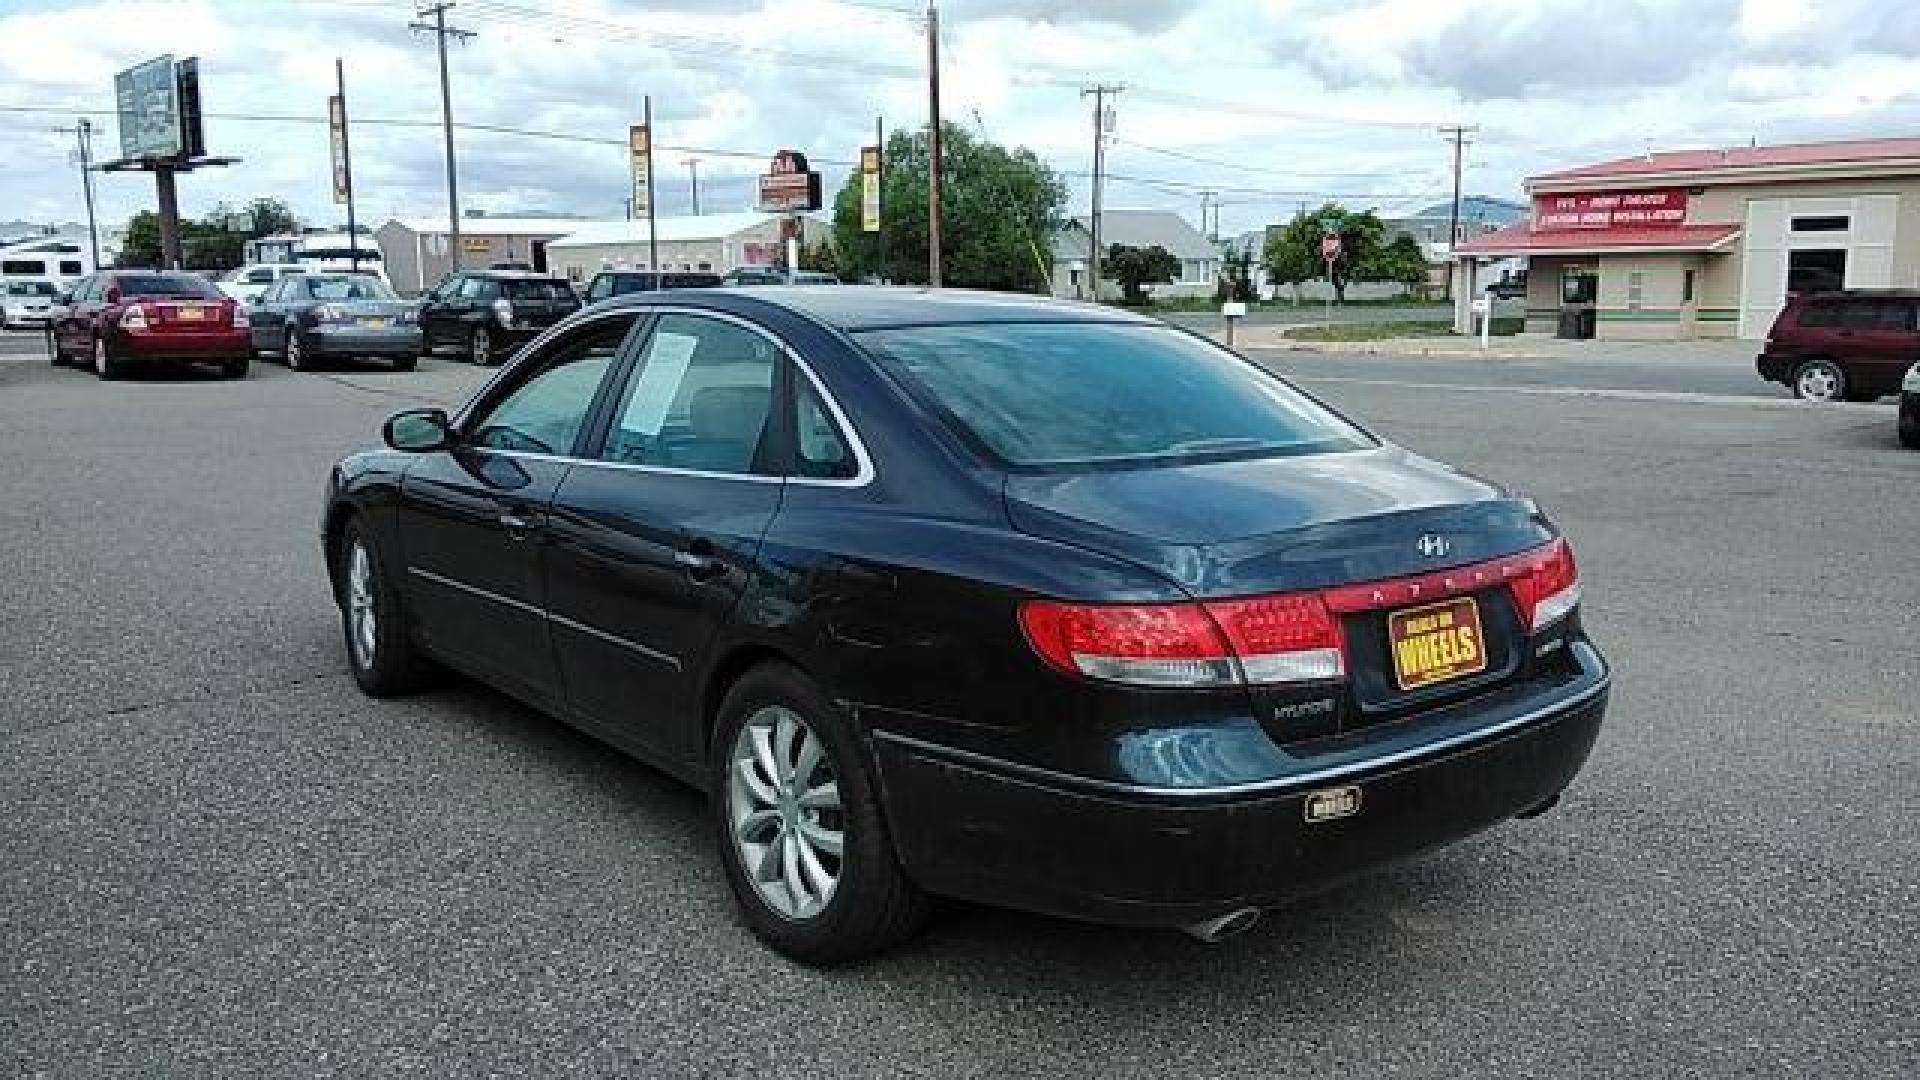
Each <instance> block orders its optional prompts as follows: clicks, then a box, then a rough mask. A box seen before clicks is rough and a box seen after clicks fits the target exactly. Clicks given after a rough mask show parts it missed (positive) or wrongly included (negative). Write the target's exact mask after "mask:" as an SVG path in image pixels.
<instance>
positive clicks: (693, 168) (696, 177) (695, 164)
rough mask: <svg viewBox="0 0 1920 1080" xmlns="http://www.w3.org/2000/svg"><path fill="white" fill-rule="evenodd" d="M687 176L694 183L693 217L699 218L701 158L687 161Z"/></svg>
mask: <svg viewBox="0 0 1920 1080" xmlns="http://www.w3.org/2000/svg"><path fill="white" fill-rule="evenodd" d="M648 134H649V135H651V134H652V132H651V131H649V132H648ZM687 176H688V177H689V178H690V179H691V180H692V181H693V216H694V217H699V216H700V159H699V158H697V157H690V158H688V159H687Z"/></svg>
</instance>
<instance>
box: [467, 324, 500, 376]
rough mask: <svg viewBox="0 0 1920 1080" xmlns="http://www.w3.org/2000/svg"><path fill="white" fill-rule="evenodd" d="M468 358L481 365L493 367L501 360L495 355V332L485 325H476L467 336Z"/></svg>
mask: <svg viewBox="0 0 1920 1080" xmlns="http://www.w3.org/2000/svg"><path fill="white" fill-rule="evenodd" d="M467 359H468V360H470V361H472V362H474V363H476V364H479V365H480V366H481V367H492V366H493V365H494V364H496V363H499V361H498V360H497V359H496V358H495V357H494V355H493V333H492V332H491V331H489V330H488V329H487V328H486V327H484V326H476V327H474V328H473V333H472V334H471V335H469V336H468V338H467Z"/></svg>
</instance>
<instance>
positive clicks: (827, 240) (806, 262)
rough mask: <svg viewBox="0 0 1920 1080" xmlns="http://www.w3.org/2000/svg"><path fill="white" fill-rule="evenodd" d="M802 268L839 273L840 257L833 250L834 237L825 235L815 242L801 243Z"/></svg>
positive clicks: (826, 272) (825, 272)
mask: <svg viewBox="0 0 1920 1080" xmlns="http://www.w3.org/2000/svg"><path fill="white" fill-rule="evenodd" d="M800 269H802V270H818V271H820V272H821V273H823V274H834V275H838V274H839V273H840V257H839V255H838V254H837V253H836V252H835V251H834V250H833V239H832V238H831V237H823V238H821V239H820V240H819V241H817V242H815V243H812V244H802V245H800Z"/></svg>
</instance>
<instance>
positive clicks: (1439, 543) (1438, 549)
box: [1415, 533, 1453, 559]
mask: <svg viewBox="0 0 1920 1080" xmlns="http://www.w3.org/2000/svg"><path fill="white" fill-rule="evenodd" d="M1415 546H1417V547H1418V548H1419V549H1420V554H1422V555H1425V556H1426V557H1427V558H1429V559H1438V558H1440V557H1441V556H1443V555H1445V554H1447V553H1448V552H1450V551H1452V550H1453V545H1452V544H1451V543H1448V542H1447V538H1446V537H1444V536H1441V535H1440V534H1439V533H1422V534H1421V536H1420V542H1419V543H1418V544H1417V545H1415Z"/></svg>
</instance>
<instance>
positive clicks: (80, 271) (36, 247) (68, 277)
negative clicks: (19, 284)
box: [0, 236, 93, 290]
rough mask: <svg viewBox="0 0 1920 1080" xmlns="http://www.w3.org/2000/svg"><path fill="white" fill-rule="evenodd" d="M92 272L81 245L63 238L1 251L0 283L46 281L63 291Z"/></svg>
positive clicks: (25, 242)
mask: <svg viewBox="0 0 1920 1080" xmlns="http://www.w3.org/2000/svg"><path fill="white" fill-rule="evenodd" d="M92 272H93V269H92V267H90V266H89V265H88V259H87V255H86V252H85V251H84V250H82V248H81V246H80V244H79V243H78V242H76V241H73V240H69V239H66V238H64V237H58V236H43V237H36V238H32V239H28V240H22V241H20V242H18V243H14V244H10V245H8V246H6V247H0V282H9V281H49V282H52V283H53V286H54V288H55V289H56V290H62V289H70V288H72V287H73V285H74V283H75V282H78V281H79V280H80V279H81V278H83V277H86V276H87V275H88V274H90V273H92Z"/></svg>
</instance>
